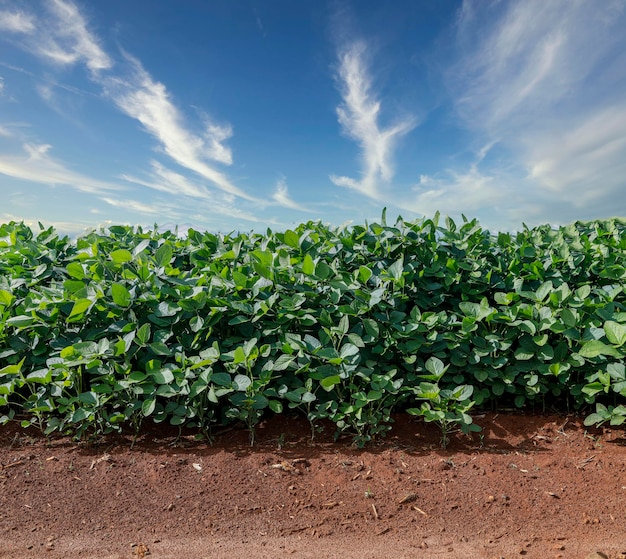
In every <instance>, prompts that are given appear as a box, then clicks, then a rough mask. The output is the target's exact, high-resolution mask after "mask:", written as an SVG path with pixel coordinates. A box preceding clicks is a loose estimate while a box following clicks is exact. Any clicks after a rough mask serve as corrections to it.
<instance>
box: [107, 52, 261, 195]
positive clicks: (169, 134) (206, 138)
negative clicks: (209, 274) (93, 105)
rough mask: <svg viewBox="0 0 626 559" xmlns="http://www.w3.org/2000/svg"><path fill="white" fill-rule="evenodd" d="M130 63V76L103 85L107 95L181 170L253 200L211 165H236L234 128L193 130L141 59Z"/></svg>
mask: <svg viewBox="0 0 626 559" xmlns="http://www.w3.org/2000/svg"><path fill="white" fill-rule="evenodd" d="M126 60H127V61H128V62H129V64H130V65H131V68H132V72H131V75H130V77H129V78H119V77H114V78H111V79H107V80H105V81H104V82H103V85H104V88H105V93H106V94H107V96H109V97H110V98H111V99H112V100H113V101H114V102H115V104H116V105H117V106H118V107H119V108H120V109H121V110H122V111H123V112H124V113H126V114H127V115H128V116H130V117H132V118H134V119H136V120H138V121H139V122H140V123H141V124H142V125H143V127H144V129H145V130H146V131H147V132H148V133H149V134H150V135H151V136H153V137H154V138H155V139H156V140H157V141H158V142H159V145H160V147H161V149H162V151H163V153H165V154H166V155H168V156H169V157H171V158H172V159H173V160H174V161H175V162H176V163H178V164H179V165H180V166H181V167H184V168H186V169H188V170H190V171H193V172H195V173H197V174H198V175H200V176H201V177H203V178H205V179H206V180H208V181H210V182H211V183H213V184H214V185H215V186H216V187H217V188H219V189H221V190H223V191H225V192H228V193H230V194H233V195H235V196H238V197H241V198H245V199H249V200H251V199H253V198H252V197H251V196H250V195H248V194H247V193H246V192H244V191H242V190H241V189H240V188H238V187H237V186H235V185H234V184H233V183H232V182H231V181H230V180H229V179H228V177H227V176H226V175H225V174H224V173H222V172H221V171H219V170H217V169H216V168H215V167H214V165H213V164H212V163H211V161H216V162H218V163H222V164H227V165H228V164H231V163H232V154H231V151H230V149H229V148H228V147H227V146H225V145H224V141H225V140H227V139H228V138H230V136H231V135H232V130H231V128H230V126H220V125H217V124H215V123H212V122H208V123H207V125H206V127H205V130H204V131H203V133H202V134H196V133H194V132H192V131H190V130H189V129H188V128H187V127H186V125H185V123H184V117H183V115H182V113H181V112H180V111H179V110H178V108H177V107H176V105H175V104H174V102H173V101H172V99H171V95H170V94H169V92H168V91H167V88H166V87H165V85H163V84H162V83H160V82H158V81H155V80H153V79H152V77H151V76H150V74H148V72H147V71H146V70H145V69H144V68H143V66H142V65H141V63H140V62H139V61H138V60H137V59H135V58H133V57H131V56H130V55H126Z"/></svg>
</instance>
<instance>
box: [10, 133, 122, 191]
mask: <svg viewBox="0 0 626 559" xmlns="http://www.w3.org/2000/svg"><path fill="white" fill-rule="evenodd" d="M51 147H52V146H50V145H49V144H28V143H27V144H24V145H23V149H24V151H25V152H26V154H27V155H25V156H24V155H0V174H3V175H7V176H9V177H13V178H16V179H20V180H25V181H31V182H37V183H41V184H48V185H68V186H71V187H72V188H75V189H76V190H79V191H81V192H89V193H100V192H103V191H104V192H106V191H114V190H121V187H120V186H119V185H116V184H113V183H110V182H106V181H101V180H98V179H94V178H92V177H89V176H87V175H83V174H81V173H78V172H76V171H72V170H71V169H68V168H67V167H66V166H65V165H64V164H63V163H61V162H59V161H58V160H56V159H54V158H53V157H51V156H50V155H49V154H48V152H49V151H50V149H51Z"/></svg>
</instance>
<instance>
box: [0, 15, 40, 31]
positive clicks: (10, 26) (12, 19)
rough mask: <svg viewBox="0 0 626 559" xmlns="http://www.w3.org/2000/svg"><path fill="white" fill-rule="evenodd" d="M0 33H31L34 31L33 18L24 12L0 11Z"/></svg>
mask: <svg viewBox="0 0 626 559" xmlns="http://www.w3.org/2000/svg"><path fill="white" fill-rule="evenodd" d="M0 31H9V32H11V33H32V32H33V31H35V24H34V21H33V17H32V16H31V15H30V14H27V13H25V12H19V11H14V12H8V11H4V10H0Z"/></svg>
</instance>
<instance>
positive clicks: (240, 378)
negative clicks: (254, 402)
mask: <svg viewBox="0 0 626 559" xmlns="http://www.w3.org/2000/svg"><path fill="white" fill-rule="evenodd" d="M251 384H252V381H251V380H250V378H249V377H247V376H246V375H236V376H235V378H234V379H233V385H234V387H235V390H238V391H239V392H245V391H246V390H247V389H248V387H249V386H250V385H251Z"/></svg>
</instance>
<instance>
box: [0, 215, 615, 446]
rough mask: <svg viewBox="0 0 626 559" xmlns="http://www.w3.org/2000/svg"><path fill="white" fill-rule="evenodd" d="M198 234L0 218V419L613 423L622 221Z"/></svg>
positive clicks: (347, 427) (369, 429)
mask: <svg viewBox="0 0 626 559" xmlns="http://www.w3.org/2000/svg"><path fill="white" fill-rule="evenodd" d="M381 221H382V223H380V224H379V223H372V224H365V225H363V226H361V225H358V226H352V227H349V228H342V229H332V228H329V227H326V226H324V225H322V224H320V223H317V222H309V223H305V224H302V225H300V226H298V227H297V228H296V229H295V230H287V231H285V232H276V233H273V232H271V231H267V233H266V234H264V235H262V234H230V235H222V234H212V233H207V232H200V231H195V230H189V231H188V233H187V235H185V236H179V235H177V234H175V233H173V232H170V231H167V232H158V231H157V230H149V231H144V230H142V229H141V228H139V227H135V228H133V227H122V226H113V227H109V228H108V229H107V230H105V231H99V232H96V231H93V232H91V233H88V234H85V235H83V236H81V237H79V238H77V239H75V240H72V239H70V238H68V237H60V236H59V235H58V234H57V233H56V232H55V231H54V230H53V229H52V228H50V229H45V228H43V227H40V229H41V230H40V231H39V232H38V233H34V232H33V231H31V229H30V228H28V227H27V226H25V225H24V224H21V223H15V222H12V223H9V224H5V225H2V226H0V414H2V417H1V419H0V421H4V422H6V421H9V420H11V419H20V420H22V421H23V422H24V423H25V424H35V425H38V426H39V427H40V428H41V429H42V430H44V431H45V432H47V433H52V432H55V431H61V432H71V433H73V434H76V435H77V436H80V437H82V436H90V435H93V434H99V433H103V432H110V431H112V430H121V429H122V428H128V427H130V428H131V429H132V430H134V431H135V432H136V431H137V430H138V429H139V427H140V425H141V422H142V421H143V419H144V418H146V417H149V418H152V419H153V420H154V421H157V422H162V421H168V422H170V423H172V424H175V425H191V426H195V427H198V428H199V429H200V430H201V432H203V433H205V434H207V435H209V434H210V430H211V427H212V426H214V425H224V424H227V423H229V422H233V421H243V422H244V423H245V424H246V425H247V426H248V428H249V429H250V433H251V437H252V438H253V437H254V426H255V424H256V423H257V422H258V421H259V419H260V418H261V417H262V415H263V414H265V413H281V412H283V411H285V410H286V409H293V410H299V411H301V412H302V413H304V414H306V416H307V417H308V418H309V420H310V422H311V425H312V429H313V430H314V429H315V426H316V424H317V422H319V421H320V420H322V419H329V420H331V421H332V422H334V423H335V424H336V426H337V432H338V433H341V432H346V433H350V434H352V435H353V436H355V437H356V441H357V442H358V443H364V442H366V441H367V440H370V439H371V438H372V437H374V436H375V435H378V434H384V433H385V432H386V431H387V430H388V428H389V424H390V422H391V417H390V415H391V412H392V410H393V411H400V410H408V411H409V412H410V413H414V414H416V415H419V416H422V417H424V419H425V420H427V421H434V422H436V423H437V424H438V425H439V426H440V427H441V428H442V430H443V435H444V443H445V440H446V434H447V431H448V428H449V427H450V426H457V427H461V428H462V429H463V430H464V431H469V430H472V429H474V428H475V426H474V425H473V424H472V420H471V417H470V416H469V414H468V411H469V409H470V408H471V407H472V405H479V406H483V407H484V406H497V407H502V406H517V407H519V408H522V407H525V406H533V407H537V406H540V407H541V408H545V407H546V406H551V407H552V406H555V407H557V408H559V409H581V408H582V409H588V407H589V406H590V405H592V404H597V409H596V410H595V413H594V414H593V415H591V416H590V417H589V418H588V423H589V424H591V423H600V422H603V421H610V422H612V423H613V424H616V425H618V424H621V423H622V422H623V421H624V420H625V419H626V406H624V404H623V402H624V398H625V397H626V371H625V365H624V356H625V355H626V294H625V293H624V287H625V282H626V222H625V221H623V220H617V219H614V220H608V221H594V222H589V223H581V222H577V223H575V224H572V225H569V226H567V227H561V228H558V229H555V228H551V227H549V226H542V227H537V228H533V229H528V228H524V230H523V231H521V232H519V233H517V234H511V233H500V234H497V235H493V234H491V233H490V232H489V231H487V230H484V229H482V228H481V227H480V225H479V224H478V223H477V222H476V221H475V220H472V221H467V220H464V223H463V224H462V225H461V226H457V225H456V224H455V223H454V222H453V221H452V220H450V219H446V221H445V226H442V225H440V224H439V223H438V221H439V216H435V218H434V219H426V220H420V221H416V222H405V221H403V220H402V219H401V218H399V219H398V220H397V221H396V223H395V224H394V225H387V224H386V222H385V215H384V213H383V218H382V220H381Z"/></svg>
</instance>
